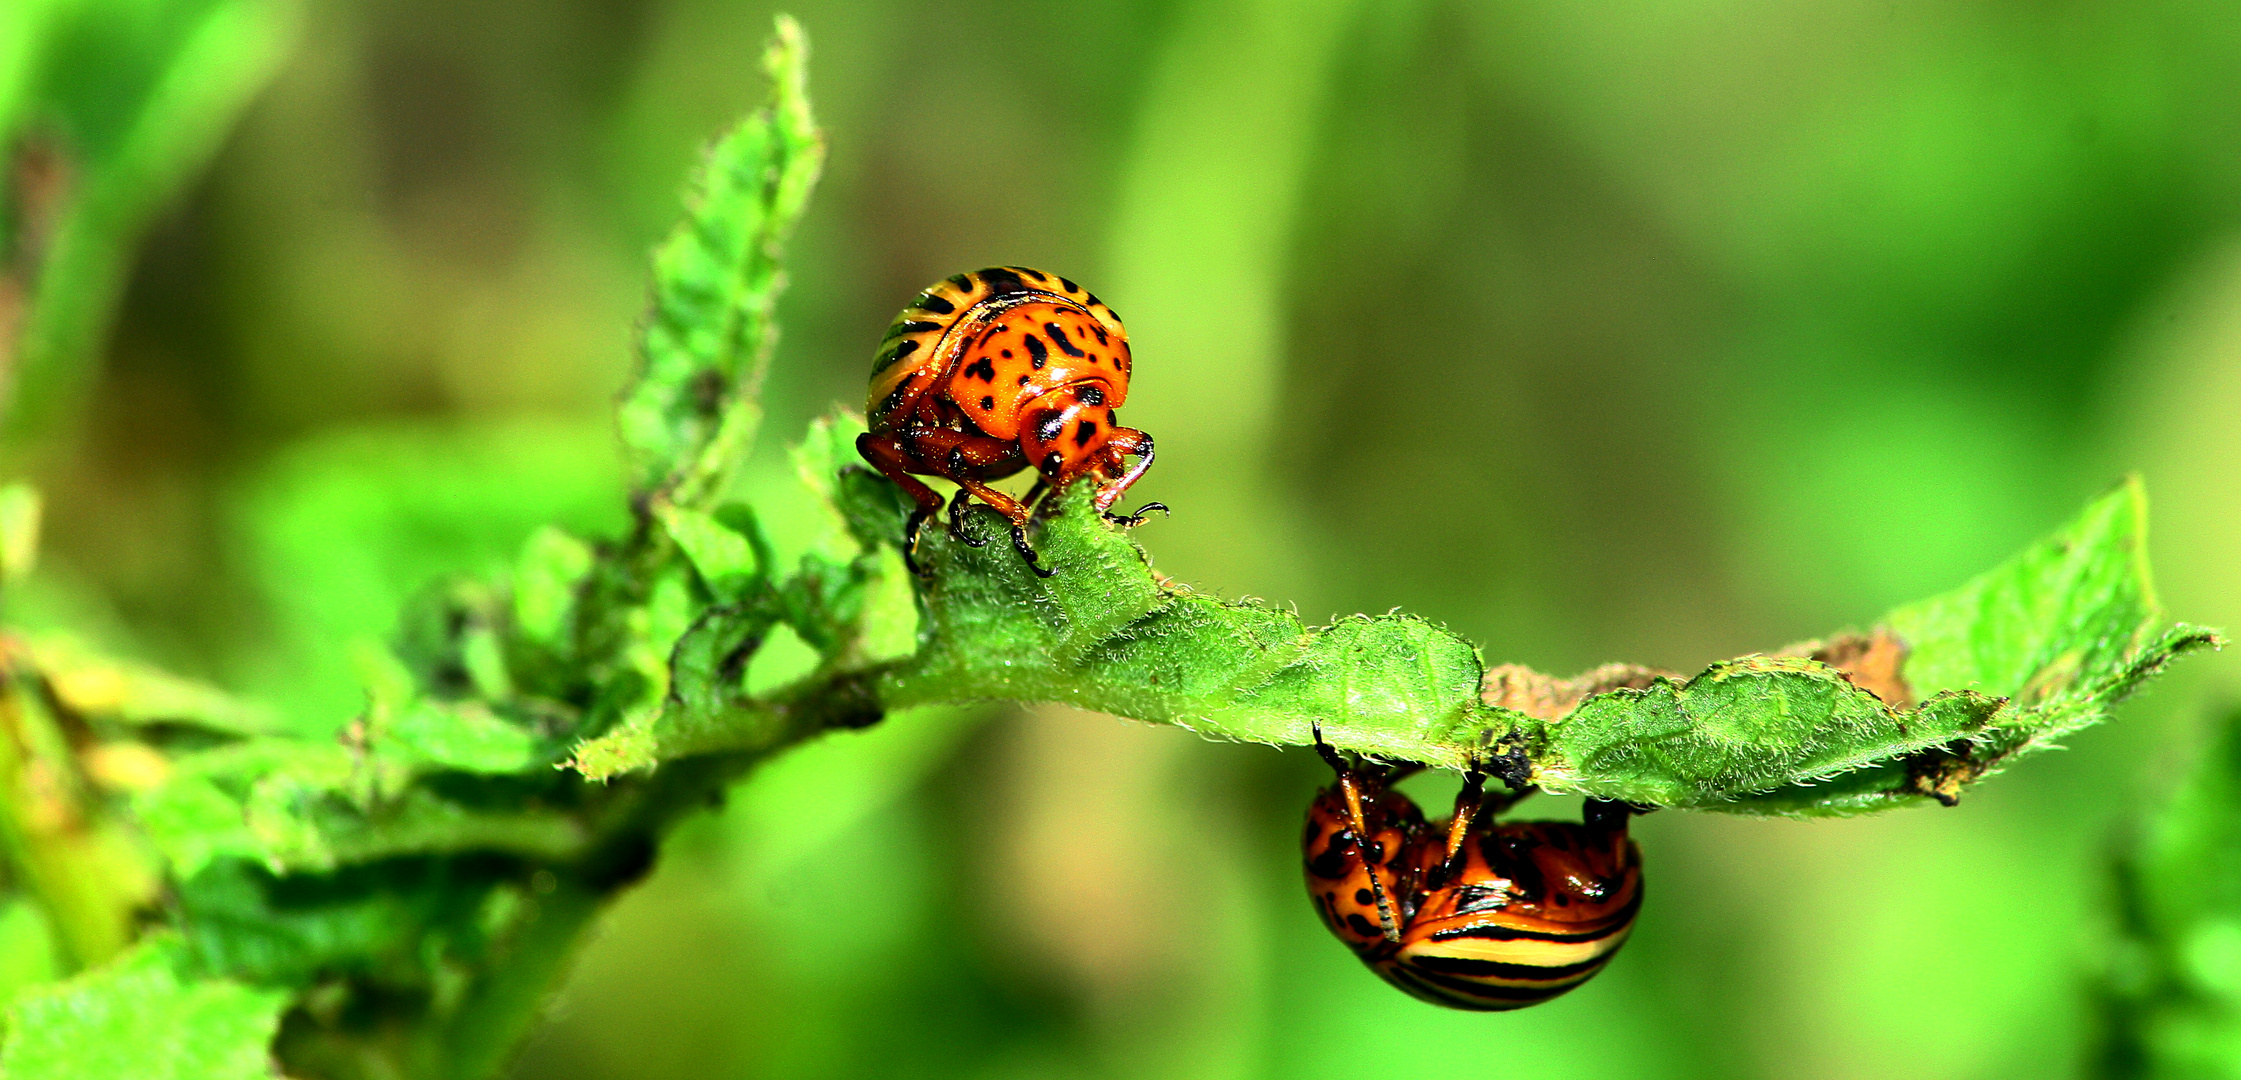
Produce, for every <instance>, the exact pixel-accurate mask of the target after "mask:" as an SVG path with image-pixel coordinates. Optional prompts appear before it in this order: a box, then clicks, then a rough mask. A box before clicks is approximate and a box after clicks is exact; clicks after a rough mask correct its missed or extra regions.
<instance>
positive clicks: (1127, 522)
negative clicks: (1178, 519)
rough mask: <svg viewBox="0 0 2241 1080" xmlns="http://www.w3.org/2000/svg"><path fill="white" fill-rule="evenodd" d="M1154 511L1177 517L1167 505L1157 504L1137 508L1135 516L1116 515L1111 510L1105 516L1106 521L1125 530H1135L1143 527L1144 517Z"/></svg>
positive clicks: (1105, 512) (1149, 503)
mask: <svg viewBox="0 0 2241 1080" xmlns="http://www.w3.org/2000/svg"><path fill="white" fill-rule="evenodd" d="M1154 510H1157V511H1159V512H1160V513H1162V514H1166V515H1167V516H1169V517H1173V516H1175V512H1174V511H1173V510H1169V509H1168V508H1167V504H1166V503H1157V502H1148V503H1145V504H1144V505H1142V506H1139V507H1137V508H1136V512H1135V513H1133V514H1116V513H1113V512H1112V511H1110V510H1107V511H1104V514H1105V520H1107V521H1110V522H1112V523H1113V524H1115V525H1118V526H1120V527H1121V528H1123V529H1133V528H1135V527H1136V526H1138V525H1142V524H1143V523H1144V515H1146V514H1149V513H1151V512H1152V511H1154Z"/></svg>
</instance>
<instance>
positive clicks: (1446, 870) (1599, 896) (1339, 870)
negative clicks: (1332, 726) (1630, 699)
mask: <svg viewBox="0 0 2241 1080" xmlns="http://www.w3.org/2000/svg"><path fill="white" fill-rule="evenodd" d="M1315 745H1316V749H1317V750H1318V751H1320V752H1321V753H1322V755H1323V758H1324V760H1326V761H1328V762H1330V764H1331V767H1332V768H1333V769H1335V770H1337V772H1338V780H1337V782H1335V783H1333V784H1332V785H1331V786H1330V787H1327V788H1325V789H1323V790H1322V791H1321V792H1320V793H1318V794H1317V795H1316V797H1315V802H1314V803H1313V804H1312V805H1311V806H1310V807H1309V808H1308V811H1307V835H1306V837H1305V838H1304V843H1305V848H1306V854H1307V891H1308V894H1309V896H1310V897H1311V898H1312V899H1313V900H1314V901H1315V908H1316V910H1317V911H1319V912H1321V913H1322V916H1323V923H1324V925H1325V926H1328V927H1329V928H1330V931H1331V932H1332V933H1333V934H1336V935H1338V938H1339V940H1340V941H1343V942H1345V943H1346V944H1347V946H1348V947H1349V948H1351V949H1353V950H1354V954H1355V955H1356V956H1359V957H1361V959H1362V962H1363V963H1365V964H1367V965H1369V967H1370V970H1372V971H1375V972H1377V973H1378V974H1379V975H1381V976H1383V977H1384V978H1385V981H1387V982H1389V983H1392V984H1393V985H1394V986H1397V987H1399V988H1401V989H1402V990H1404V991H1406V992H1408V993H1409V994H1412V995H1414V996H1416V997H1418V998H1421V999H1423V1000H1425V1001H1429V1002H1432V1003H1433V1004H1435V1005H1446V1006H1449V1007H1451V1008H1457V1009H1474V1010H1480V1011H1498V1010H1505V1009H1522V1008H1524V1007H1526V1006H1528V1005H1537V1004H1539V1003H1541V1002H1544V1001H1547V1000H1549V999H1550V998H1553V997H1556V996H1557V995H1559V994H1562V993H1564V992H1565V991H1567V990H1570V989H1572V988H1573V987H1575V986H1578V985H1580V984H1581V983H1584V982H1586V981H1587V980H1588V979H1589V978H1590V977H1592V976H1593V975H1594V974H1595V973H1596V972H1598V971H1601V970H1602V969H1603V965H1605V964H1607V963H1609V962H1610V960H1611V957H1612V955H1613V954H1615V953H1617V952H1618V949H1619V946H1620V945H1622V944H1624V943H1625V941H1626V935H1627V932H1628V931H1629V930H1630V929H1632V927H1633V925H1634V914H1635V912H1636V911H1637V910H1638V909H1639V908H1640V907H1641V903H1642V866H1641V854H1640V852H1638V851H1637V850H1636V849H1635V846H1634V843H1633V841H1631V840H1629V839H1628V838H1627V835H1626V819H1627V814H1628V809H1627V807H1626V806H1625V805H1624V804H1623V803H1611V802H1601V801H1597V800H1590V801H1589V802H1588V806H1587V812H1586V815H1585V816H1586V820H1585V821H1584V822H1583V823H1582V824H1579V825H1573V824H1569V823H1566V822H1557V821H1529V822H1517V823H1512V824H1493V823H1491V822H1490V821H1488V820H1484V819H1486V818H1488V817H1489V816H1490V815H1489V814H1488V809H1489V807H1488V805H1487V804H1488V799H1487V797H1486V794H1485V776H1484V774H1482V773H1477V772H1473V773H1470V774H1467V775H1466V777H1465V779H1464V784H1463V790H1462V792H1461V793H1460V794H1458V795H1457V797H1456V800H1455V815H1454V817H1453V818H1451V819H1449V820H1448V821H1446V822H1432V823H1427V822H1426V821H1425V820H1424V815H1423V814H1422V813H1421V812H1420V811H1419V810H1418V809H1417V807H1416V803H1415V802H1414V801H1413V800H1411V799H1410V798H1409V797H1408V796H1406V795H1403V794H1401V793H1400V792H1398V791H1394V790H1393V789H1392V788H1391V787H1390V786H1389V785H1390V784H1391V783H1392V782H1393V781H1394V780H1396V779H1398V777H1399V775H1400V774H1399V771H1398V770H1392V769H1388V768H1386V767H1383V766H1369V767H1361V766H1351V765H1348V764H1347V763H1346V761H1345V759H1343V758H1341V757H1340V756H1339V755H1338V753H1337V751H1334V750H1332V749H1331V748H1330V747H1329V746H1328V745H1325V744H1324V743H1323V741H1322V732H1321V731H1320V730H1318V731H1317V732H1316V736H1315Z"/></svg>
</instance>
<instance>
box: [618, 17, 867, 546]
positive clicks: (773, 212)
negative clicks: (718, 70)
mask: <svg viewBox="0 0 2241 1080" xmlns="http://www.w3.org/2000/svg"><path fill="white" fill-rule="evenodd" d="M808 58H809V57H808V48H807V46H806V44H805V43H804V42H803V39H802V33H801V27H800V26H798V25H796V24H795V22H794V21H793V20H792V19H790V18H787V17H784V16H781V17H780V18H779V20H778V34H777V37H776V38H775V39H773V40H772V42H771V45H770V48H769V49H768V50H767V51H766V52H765V53H764V56H763V70H764V71H765V72H766V73H768V74H769V76H770V79H771V85H772V87H773V92H772V94H771V100H770V104H769V105H768V106H767V107H765V108H763V109H761V110H758V111H757V112H755V113H754V114H753V115H751V116H749V117H748V118H747V119H745V120H743V121H741V122H740V124H739V126H738V127H736V128H733V129H732V131H731V132H730V133H729V134H727V135H725V136H724V137H723V138H721V139H718V140H717V141H716V143H715V144H714V145H713V146H710V147H709V148H708V155H707V158H706V160H705V161H703V162H702V163H701V166H700V169H699V170H698V171H697V172H696V173H695V174H694V177H693V180H692V185H691V194H690V195H689V196H688V197H687V200H686V213H685V219H684V220H683V221H681V222H679V223H678V225H677V227H676V229H675V230H674V231H672V232H671V233H670V234H669V238H668V239H667V240H664V241H663V242H662V244H661V246H660V247H659V248H657V249H656V250H655V252H654V287H653V303H652V306H651V308H650V309H649V310H648V312H647V315H646V322H645V325H644V327H643V328H642V332H641V334H640V337H639V357H640V362H641V365H642V367H641V370H640V373H639V377H638V379H637V381H636V382H635V383H634V384H633V385H632V387H631V389H630V390H629V391H628V392H627V393H626V394H624V396H623V401H622V406H621V411H620V414H619V415H620V422H621V427H622V435H623V445H624V446H625V447H626V448H627V449H628V451H629V454H630V457H631V460H632V464H633V466H634V468H635V470H636V486H637V488H638V490H640V491H661V492H664V493H666V494H667V495H668V496H669V497H670V498H672V499H673V500H675V501H677V502H679V503H687V504H689V503H692V502H694V501H696V500H697V499H699V498H701V497H703V496H704V495H705V494H707V493H708V492H710V491H713V490H716V489H717V488H719V487H720V486H721V479H722V476H723V473H724V471H725V470H726V469H727V468H728V467H729V466H730V465H731V463H732V462H734V461H736V460H737V459H738V457H739V456H740V454H741V453H742V452H743V451H744V450H745V448H746V446H747V444H748V443H749V442H750V441H751V440H752V439H753V438H754V434H755V428H756V426H757V424H758V422H759V420H760V418H761V411H760V408H759V406H758V405H757V403H756V401H755V395H756V391H757V390H758V389H759V388H760V386H761V383H762V373H763V369H764V368H765V367H766V366H767V365H768V363H769V361H770V350H771V346H772V344H773V343H774V342H776V340H777V334H778V329H777V324H776V322H775V321H774V319H773V317H772V312H773V308H774V305H775V304H776V303H777V300H778V293H779V291H780V290H781V289H782V288H784V285H785V280H784V275H783V273H782V271H781V269H780V259H779V246H780V245H781V244H782V243H783V242H784V241H785V238H786V234H787V233H788V232H790V231H791V230H792V228H793V224H794V222H795V220H796V219H798V218H799V217H800V216H801V212H802V209H803V207H804V206H806V205H807V203H808V200H809V190H810V188H811V187H812V186H814V185H815V184H816V182H817V171H818V169H819V168H820V167H821V166H822V165H823V164H824V160H825V144H824V140H823V137H822V136H821V135H820V134H819V133H818V131H817V126H816V124H815V122H814V121H812V120H811V119H810V115H809V95H808V77H809V76H808V66H807V64H808Z"/></svg>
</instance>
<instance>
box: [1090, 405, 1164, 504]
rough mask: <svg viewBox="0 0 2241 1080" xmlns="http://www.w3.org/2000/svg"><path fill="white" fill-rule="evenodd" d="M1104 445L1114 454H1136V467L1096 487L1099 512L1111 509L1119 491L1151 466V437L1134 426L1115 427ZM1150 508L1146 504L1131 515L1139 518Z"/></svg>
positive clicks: (1124, 488)
mask: <svg viewBox="0 0 2241 1080" xmlns="http://www.w3.org/2000/svg"><path fill="white" fill-rule="evenodd" d="M1105 445H1106V446H1108V447H1111V448H1112V449H1113V451H1114V452H1115V453H1116V455H1117V454H1134V455H1136V467H1135V468H1132V469H1130V470H1128V471H1127V472H1125V473H1122V474H1121V476H1120V479H1117V480H1114V481H1112V482H1111V483H1108V484H1106V485H1105V486H1104V487H1101V488H1098V489H1097V509H1098V511H1099V512H1101V513H1102V512H1104V511H1107V510H1110V509H1112V506H1113V503H1114V502H1115V501H1117V500H1118V499H1119V498H1120V497H1121V493H1122V492H1124V491H1127V490H1128V486H1129V485H1130V484H1133V483H1135V482H1136V478H1137V477H1140V476H1142V475H1144V470H1146V469H1149V468H1151V467H1152V437H1151V436H1150V435H1147V434H1145V433H1143V432H1141V431H1138V430H1136V429H1135V428H1124V427H1116V428H1114V429H1113V431H1112V434H1110V435H1108V436H1106V439H1105ZM1154 505H1157V504H1154ZM1150 509H1151V507H1150V506H1147V507H1145V508H1144V509H1143V510H1138V511H1137V512H1136V513H1135V514H1134V515H1132V516H1134V517H1137V518H1141V517H1143V515H1144V512H1145V511H1146V510H1150ZM1160 509H1161V510H1166V509H1167V508H1166V507H1164V506H1161V507H1160ZM1130 524H1132V525H1133V524H1137V522H1130Z"/></svg>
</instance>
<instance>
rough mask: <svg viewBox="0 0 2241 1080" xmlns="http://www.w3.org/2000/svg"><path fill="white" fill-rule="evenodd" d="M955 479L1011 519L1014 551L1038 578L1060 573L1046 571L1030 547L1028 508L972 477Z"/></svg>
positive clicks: (959, 484)
mask: <svg viewBox="0 0 2241 1080" xmlns="http://www.w3.org/2000/svg"><path fill="white" fill-rule="evenodd" d="M953 479H955V480H956V481H957V485H958V486H959V487H961V488H964V489H965V490H967V491H970V492H972V493H973V494H975V495H978V496H980V497H981V499H982V501H984V502H986V503H988V505H989V506H991V507H994V508H995V510H996V512H997V513H999V514H1002V515H1004V516H1005V517H1007V518H1010V519H1011V522H1012V550H1014V551H1017V552H1019V557H1020V558H1022V559H1025V560H1027V568H1028V569H1029V570H1033V571H1034V572H1035V576H1036V577H1049V576H1051V575H1052V574H1055V573H1057V572H1058V571H1056V570H1047V569H1044V567H1043V561H1042V559H1041V557H1039V556H1037V555H1036V554H1035V549H1034V548H1033V547H1031V546H1029V545H1028V543H1027V508H1026V507H1024V506H1021V505H1020V504H1019V500H1018V499H1014V498H1012V497H1011V496H1009V495H1006V494H1004V493H1003V492H1001V491H998V490H996V489H995V488H992V487H989V486H988V485H987V484H985V483H982V482H981V481H979V480H976V479H974V478H972V477H970V476H959V477H954V478H953Z"/></svg>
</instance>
